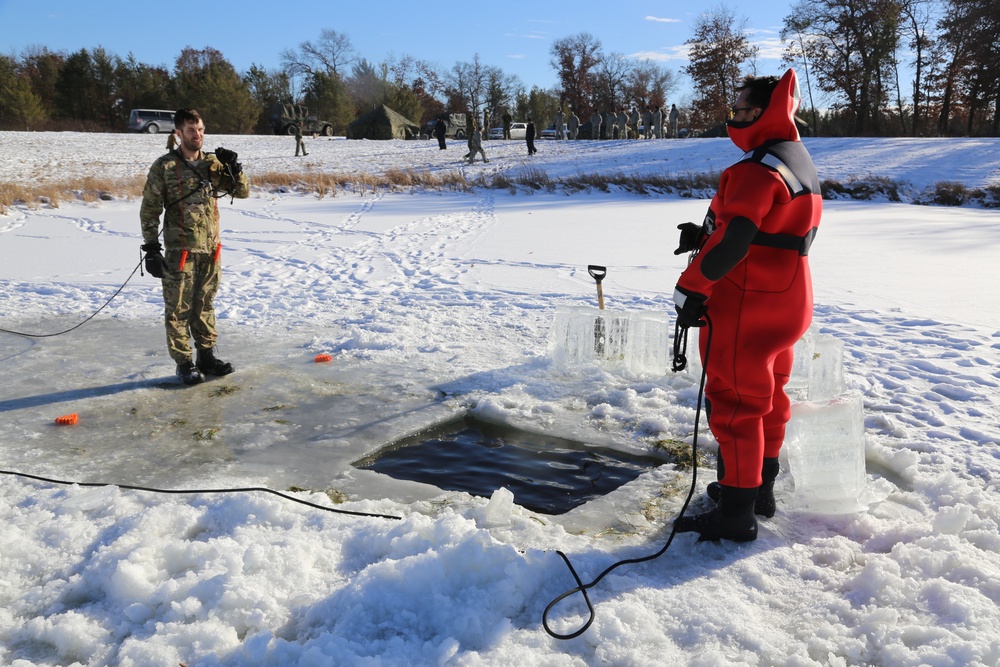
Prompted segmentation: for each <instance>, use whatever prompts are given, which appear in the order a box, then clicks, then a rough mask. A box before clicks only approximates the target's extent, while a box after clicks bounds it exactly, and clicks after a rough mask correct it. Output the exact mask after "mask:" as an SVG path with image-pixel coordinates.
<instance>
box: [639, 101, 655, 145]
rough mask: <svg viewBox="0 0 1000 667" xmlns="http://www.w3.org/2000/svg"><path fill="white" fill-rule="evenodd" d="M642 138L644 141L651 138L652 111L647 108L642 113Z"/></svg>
mask: <svg viewBox="0 0 1000 667" xmlns="http://www.w3.org/2000/svg"><path fill="white" fill-rule="evenodd" d="M642 136H643V138H644V139H649V138H650V137H652V136H653V110H652V109H650V108H649V107H648V106H647V107H646V108H645V109H643V111H642Z"/></svg>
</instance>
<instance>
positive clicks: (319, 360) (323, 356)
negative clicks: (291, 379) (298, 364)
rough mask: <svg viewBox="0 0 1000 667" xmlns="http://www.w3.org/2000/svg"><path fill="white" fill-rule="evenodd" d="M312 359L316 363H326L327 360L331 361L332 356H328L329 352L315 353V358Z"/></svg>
mask: <svg viewBox="0 0 1000 667" xmlns="http://www.w3.org/2000/svg"><path fill="white" fill-rule="evenodd" d="M313 361H315V362H316V363H317V364H322V363H326V362H328V361H333V357H332V356H330V355H329V354H325V353H324V354H317V355H316V358H315V359H313Z"/></svg>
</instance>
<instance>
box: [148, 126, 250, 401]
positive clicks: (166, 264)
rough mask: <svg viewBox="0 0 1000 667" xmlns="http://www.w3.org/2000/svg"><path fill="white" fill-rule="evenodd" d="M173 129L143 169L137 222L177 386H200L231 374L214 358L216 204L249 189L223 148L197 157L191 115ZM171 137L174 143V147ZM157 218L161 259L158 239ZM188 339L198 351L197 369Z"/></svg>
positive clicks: (196, 129)
mask: <svg viewBox="0 0 1000 667" xmlns="http://www.w3.org/2000/svg"><path fill="white" fill-rule="evenodd" d="M174 127H175V128H176V130H175V134H171V135H170V140H168V142H167V148H168V149H169V152H168V153H167V154H166V155H163V156H162V157H160V158H159V159H158V160H156V162H154V163H153V166H152V167H150V169H149V174H148V175H147V177H146V186H145V189H144V190H143V192H142V206H141V207H140V209H139V219H140V221H141V223H142V240H143V245H142V250H143V251H144V252H145V253H146V257H145V265H146V270H147V271H148V272H149V273H150V275H152V276H154V277H156V278H160V279H161V281H162V283H163V302H164V311H165V322H166V328H167V349H168V351H169V353H170V357H171V358H172V359H173V360H174V362H175V363H176V364H177V376H178V377H179V378H180V379H181V381H183V382H184V383H185V384H198V383H199V382H201V381H202V380H204V376H203V374H209V375H227V374H229V373H232V372H233V370H234V369H233V365H232V364H230V363H227V362H224V361H222V360H220V359H218V358H216V356H215V342H216V339H217V338H218V333H217V332H216V329H215V307H214V303H213V302H214V300H215V293H216V291H217V290H218V288H219V280H220V273H221V268H220V264H219V253H220V251H221V249H222V245H221V244H220V243H219V207H218V197H221V196H224V195H226V194H228V195H231V196H232V197H239V198H240V199H245V198H247V197H248V196H249V195H250V183H249V181H248V180H247V176H246V174H244V173H243V168H242V167H241V166H240V163H239V162H237V161H236V158H237V155H236V153H234V152H233V151H229V150H226V149H224V148H218V149H216V151H215V153H206V152H204V151H202V143H203V141H204V136H205V124H204V123H203V122H202V119H201V116H200V115H199V114H198V112H197V111H195V110H194V109H180V110H179V111H177V113H176V114H175V115H174ZM175 137H179V140H180V145H179V146H177V147H176V148H175V147H174V141H175ZM161 212H163V243H164V245H165V246H166V256H164V255H163V254H162V253H161V250H162V247H161V245H160V242H159V240H158V239H159V235H160V213H161ZM191 338H194V343H195V347H196V348H197V360H196V362H195V363H192V350H191V343H190V339H191Z"/></svg>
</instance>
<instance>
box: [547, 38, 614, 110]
mask: <svg viewBox="0 0 1000 667" xmlns="http://www.w3.org/2000/svg"><path fill="white" fill-rule="evenodd" d="M549 53H550V54H551V55H552V59H551V60H550V61H549V62H550V63H551V64H552V67H553V69H555V71H556V75H557V76H558V77H559V84H560V87H561V88H562V95H563V98H564V100H565V102H566V103H567V104H568V105H569V106H570V108H572V109H573V110H574V111H575V112H576V113H577V115H579V116H580V117H581V118H582V117H583V116H584V114H588V113H589V112H590V111H592V110H593V109H594V106H593V105H594V99H593V98H594V90H593V86H594V73H595V70H596V68H597V66H598V65H599V64H600V62H601V60H602V59H603V57H604V56H603V54H602V53H601V41H600V40H599V39H597V38H596V37H594V36H593V35H591V34H590V33H589V32H581V33H579V34H578V35H574V36H573V37H564V38H562V39H558V40H556V41H555V42H553V44H552V48H551V49H550V50H549Z"/></svg>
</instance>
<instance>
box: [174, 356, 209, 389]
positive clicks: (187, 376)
mask: <svg viewBox="0 0 1000 667" xmlns="http://www.w3.org/2000/svg"><path fill="white" fill-rule="evenodd" d="M177 377H178V378H180V381H181V382H183V383H184V384H201V383H202V382H204V381H205V378H204V377H203V376H202V374H201V371H199V370H198V369H197V368H196V367H195V365H194V364H192V363H191V362H190V361H185V362H184V363H182V364H177Z"/></svg>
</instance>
